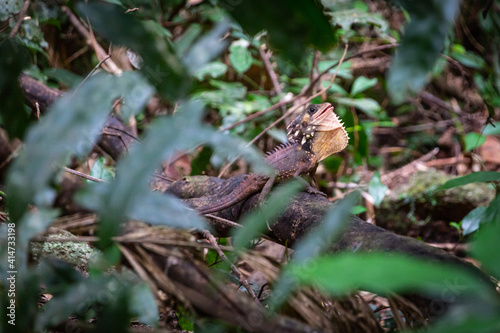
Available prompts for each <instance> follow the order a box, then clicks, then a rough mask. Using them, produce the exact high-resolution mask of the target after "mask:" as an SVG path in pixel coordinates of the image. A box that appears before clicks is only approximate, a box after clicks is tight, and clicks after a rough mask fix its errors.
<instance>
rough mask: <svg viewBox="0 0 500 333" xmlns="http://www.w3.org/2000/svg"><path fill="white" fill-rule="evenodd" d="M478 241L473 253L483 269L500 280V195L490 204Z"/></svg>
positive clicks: (485, 213)
mask: <svg viewBox="0 0 500 333" xmlns="http://www.w3.org/2000/svg"><path fill="white" fill-rule="evenodd" d="M483 218H484V219H483V221H481V222H482V223H481V227H480V228H479V231H478V235H477V238H476V241H475V242H474V243H473V247H472V253H473V254H474V256H475V257H476V258H477V259H479V260H480V261H481V263H482V264H483V268H484V269H485V270H486V271H488V272H489V273H491V274H492V275H494V276H495V277H496V278H497V279H498V278H500V258H499V257H498V253H500V242H499V241H498V235H500V195H497V196H496V197H495V199H493V201H492V202H491V203H490V205H489V206H488V208H486V211H485V212H484V215H483Z"/></svg>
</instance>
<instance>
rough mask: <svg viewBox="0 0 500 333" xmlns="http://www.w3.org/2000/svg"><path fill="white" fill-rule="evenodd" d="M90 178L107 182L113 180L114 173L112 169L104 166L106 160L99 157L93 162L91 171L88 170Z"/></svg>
mask: <svg viewBox="0 0 500 333" xmlns="http://www.w3.org/2000/svg"><path fill="white" fill-rule="evenodd" d="M90 176H92V177H95V178H99V179H102V180H104V181H106V182H109V181H111V180H113V178H114V177H115V173H114V170H113V168H111V167H108V166H106V158H105V157H103V156H101V157H99V158H98V159H97V160H96V161H95V163H94V165H93V166H92V169H91V170H90ZM86 182H87V183H89V182H91V180H88V179H86Z"/></svg>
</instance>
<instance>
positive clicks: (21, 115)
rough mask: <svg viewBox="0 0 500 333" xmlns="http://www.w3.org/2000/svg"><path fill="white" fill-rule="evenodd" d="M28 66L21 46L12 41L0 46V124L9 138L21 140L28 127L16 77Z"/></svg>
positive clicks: (27, 117)
mask: <svg viewBox="0 0 500 333" xmlns="http://www.w3.org/2000/svg"><path fill="white" fill-rule="evenodd" d="M27 66H28V55H27V53H26V51H25V49H24V47H23V46H21V45H19V44H17V43H16V42H15V41H14V40H12V39H6V40H4V41H3V42H2V43H1V44H0V73H1V74H0V100H1V101H2V106H1V107H0V111H1V112H0V116H1V123H2V126H3V128H4V129H5V130H6V131H7V133H8V134H9V136H11V137H18V138H22V137H23V135H24V131H25V129H26V128H27V127H28V122H29V113H28V112H27V110H26V109H25V107H24V104H23V93H22V91H21V88H20V87H19V83H18V81H17V80H18V77H19V74H21V71H22V70H23V68H25V67H27Z"/></svg>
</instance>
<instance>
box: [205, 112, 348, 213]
mask: <svg viewBox="0 0 500 333" xmlns="http://www.w3.org/2000/svg"><path fill="white" fill-rule="evenodd" d="M287 138H288V142H287V143H285V144H281V145H279V146H277V147H275V148H273V149H272V150H271V151H269V152H268V153H267V154H266V162H267V163H268V164H270V165H271V166H272V167H273V168H274V169H275V170H276V174H275V176H273V177H269V176H265V175H260V174H250V175H248V176H247V177H246V178H245V179H244V180H243V181H242V182H241V183H240V184H239V185H238V186H237V187H236V188H235V189H234V190H233V191H232V192H231V193H229V194H228V195H226V196H224V197H223V198H222V199H220V200H219V201H218V202H215V203H213V204H210V205H208V206H204V207H203V206H202V207H198V208H196V210H197V211H198V212H199V213H200V214H208V213H213V212H217V211H220V210H222V209H225V208H228V207H230V206H232V205H234V204H237V203H238V202H240V201H242V200H244V199H246V198H248V197H249V196H250V195H252V194H254V193H257V192H259V191H261V194H260V196H259V201H262V200H263V198H264V197H265V196H266V195H267V194H268V193H269V192H270V190H271V188H272V186H273V184H274V183H275V182H276V181H278V182H281V181H284V180H287V179H290V178H293V177H298V176H299V175H301V174H303V173H312V172H314V171H315V170H316V167H317V165H318V162H319V161H321V160H323V159H324V158H326V157H328V156H330V155H332V154H334V153H337V152H340V151H341V150H343V149H344V148H345V147H346V146H347V142H348V140H349V137H348V135H347V132H346V131H345V128H344V126H343V124H342V122H341V121H340V120H339V118H338V116H337V115H336V114H335V113H334V112H333V106H332V105H331V104H330V103H323V104H311V105H309V106H308V107H307V108H306V110H305V111H304V112H303V113H302V114H301V115H299V116H298V117H297V118H296V119H295V120H294V121H293V122H292V123H291V124H290V125H289V126H288V127H287Z"/></svg>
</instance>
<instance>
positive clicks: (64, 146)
mask: <svg viewBox="0 0 500 333" xmlns="http://www.w3.org/2000/svg"><path fill="white" fill-rule="evenodd" d="M144 84H145V82H144V80H142V78H141V77H140V75H139V74H138V73H136V72H126V73H123V74H122V76H120V77H114V76H111V75H106V74H104V73H100V74H97V75H95V76H93V77H91V78H90V79H89V80H87V81H86V82H85V84H83V85H82V86H80V87H79V88H78V89H77V91H76V92H73V93H68V94H66V95H65V96H63V97H62V98H60V99H58V100H57V101H56V102H55V103H54V104H53V106H52V107H51V108H50V110H49V111H48V112H47V114H46V115H45V116H44V117H42V118H41V119H40V122H39V123H37V124H36V125H35V126H33V127H31V128H30V129H29V131H28V133H27V135H26V138H25V147H24V150H22V152H21V153H20V154H19V156H18V158H17V159H16V160H15V161H14V163H13V165H12V167H11V168H10V170H9V173H8V179H7V193H8V194H9V196H8V199H7V202H8V206H9V212H10V216H11V219H12V220H14V221H18V220H19V219H20V217H21V216H22V214H23V213H24V211H25V210H26V208H27V207H28V204H34V205H36V206H38V207H39V208H42V207H51V206H52V203H53V200H54V199H55V195H56V192H55V190H54V189H53V188H52V186H51V185H52V182H53V181H55V177H56V175H57V174H58V173H59V172H60V170H61V168H62V167H63V166H64V164H65V163H66V161H67V159H68V157H69V156H70V154H75V155H76V156H79V157H81V156H86V155H87V154H88V152H89V151H90V149H92V147H93V146H94V143H95V141H96V140H97V138H98V137H99V135H100V133H101V128H102V126H103V125H104V122H105V120H106V118H107V117H108V113H109V111H110V110H111V106H112V103H113V101H114V100H115V99H117V98H121V97H122V96H129V95H130V94H131V93H132V91H133V90H134V88H135V87H136V86H137V85H139V86H141V85H144ZM145 102H146V101H145V100H142V103H145Z"/></svg>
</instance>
